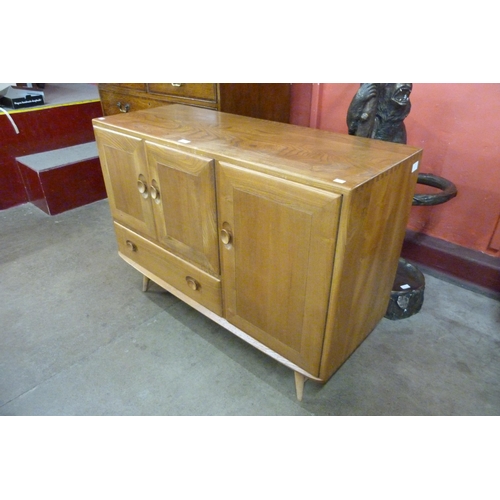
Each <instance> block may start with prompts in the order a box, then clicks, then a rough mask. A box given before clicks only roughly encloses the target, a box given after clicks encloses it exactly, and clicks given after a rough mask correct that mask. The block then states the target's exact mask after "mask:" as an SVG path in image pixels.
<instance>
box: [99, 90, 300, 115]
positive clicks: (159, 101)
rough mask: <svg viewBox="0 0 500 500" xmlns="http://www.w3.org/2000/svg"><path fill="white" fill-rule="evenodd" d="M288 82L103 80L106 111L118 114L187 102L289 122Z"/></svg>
mask: <svg viewBox="0 0 500 500" xmlns="http://www.w3.org/2000/svg"><path fill="white" fill-rule="evenodd" d="M290 92H291V86H290V84H287V83H100V84H99V96H100V98H101V104H102V109H103V113H104V114H105V115H114V114H117V113H120V112H121V113H128V112H130V111H139V110H142V109H151V108H154V107H157V106H164V105H166V104H184V105H189V106H197V107H201V108H208V109H214V110H217V111H223V112H226V113H234V114H238V115H243V116H251V117H254V118H263V119H266V120H274V121H279V122H284V123H288V122H289V121H290Z"/></svg>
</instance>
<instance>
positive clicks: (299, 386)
mask: <svg viewBox="0 0 500 500" xmlns="http://www.w3.org/2000/svg"><path fill="white" fill-rule="evenodd" d="M306 380H307V377H306V376H305V375H302V373H299V372H295V392H296V393H297V399H298V400H299V401H302V396H303V395H304V384H305V383H306Z"/></svg>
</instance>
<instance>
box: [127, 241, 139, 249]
mask: <svg viewBox="0 0 500 500" xmlns="http://www.w3.org/2000/svg"><path fill="white" fill-rule="evenodd" d="M126 244H127V247H128V249H129V250H130V251H132V252H137V245H136V244H135V243H132V242H131V241H130V240H127V241H126Z"/></svg>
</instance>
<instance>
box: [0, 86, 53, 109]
mask: <svg viewBox="0 0 500 500" xmlns="http://www.w3.org/2000/svg"><path fill="white" fill-rule="evenodd" d="M43 98H44V94H43V91H41V90H32V89H25V88H19V87H7V88H6V89H4V91H3V92H2V95H1V99H0V103H1V104H3V105H4V106H7V107H9V108H13V109H20V108H31V107H33V106H41V105H42V104H44V103H45V101H44V100H43Z"/></svg>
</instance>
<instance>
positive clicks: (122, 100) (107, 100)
mask: <svg viewBox="0 0 500 500" xmlns="http://www.w3.org/2000/svg"><path fill="white" fill-rule="evenodd" d="M99 95H100V97H101V106H102V110H103V113H104V115H105V116H109V115H116V114H118V113H129V112H131V111H139V110H141V109H150V108H156V107H157V106H164V105H166V104H168V102H165V100H162V99H158V100H156V99H152V98H150V97H148V95H147V94H146V93H144V97H137V96H134V95H131V94H126V93H123V94H121V93H119V92H113V91H109V90H100V91H99Z"/></svg>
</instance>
